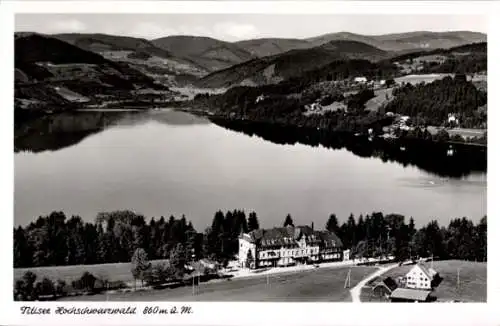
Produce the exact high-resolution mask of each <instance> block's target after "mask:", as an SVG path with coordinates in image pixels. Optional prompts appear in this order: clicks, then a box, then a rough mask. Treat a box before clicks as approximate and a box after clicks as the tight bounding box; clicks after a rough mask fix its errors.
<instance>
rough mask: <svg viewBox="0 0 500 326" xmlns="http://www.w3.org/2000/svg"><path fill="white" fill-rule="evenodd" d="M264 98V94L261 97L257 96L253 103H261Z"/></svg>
mask: <svg viewBox="0 0 500 326" xmlns="http://www.w3.org/2000/svg"><path fill="white" fill-rule="evenodd" d="M265 99H266V98H265V96H264V94H262V95H259V96H258V97H257V98H256V99H255V103H259V102H261V101H264V100H265Z"/></svg>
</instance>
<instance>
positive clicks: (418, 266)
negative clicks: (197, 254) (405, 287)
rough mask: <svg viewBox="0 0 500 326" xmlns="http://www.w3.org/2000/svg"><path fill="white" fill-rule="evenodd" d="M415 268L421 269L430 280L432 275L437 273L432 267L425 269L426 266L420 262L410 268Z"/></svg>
mask: <svg viewBox="0 0 500 326" xmlns="http://www.w3.org/2000/svg"><path fill="white" fill-rule="evenodd" d="M415 268H419V269H420V270H421V271H422V273H424V275H425V276H427V277H428V278H429V279H430V280H432V279H433V278H434V276H436V274H437V272H436V271H435V270H433V269H432V268H429V269H427V267H425V266H424V265H422V264H416V265H415V266H414V267H413V268H412V269H411V270H413V269H415ZM411 270H410V271H411ZM408 273H409V272H408Z"/></svg>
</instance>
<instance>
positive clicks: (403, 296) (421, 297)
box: [390, 288, 431, 302]
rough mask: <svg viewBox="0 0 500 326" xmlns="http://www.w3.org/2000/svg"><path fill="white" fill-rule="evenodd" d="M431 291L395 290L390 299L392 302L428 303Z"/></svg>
mask: <svg viewBox="0 0 500 326" xmlns="http://www.w3.org/2000/svg"><path fill="white" fill-rule="evenodd" d="M430 294H431V291H428V290H417V289H405V288H397V289H395V290H394V291H393V292H392V294H391V296H390V298H391V301H392V302H430V301H431V295H430Z"/></svg>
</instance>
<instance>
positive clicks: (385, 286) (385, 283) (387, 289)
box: [373, 277, 398, 297]
mask: <svg viewBox="0 0 500 326" xmlns="http://www.w3.org/2000/svg"><path fill="white" fill-rule="evenodd" d="M397 288H398V284H397V283H396V281H394V279H393V278H392V277H386V278H385V279H384V280H382V281H380V282H378V283H377V284H375V286H374V287H373V294H374V295H375V296H377V297H389V296H390V295H391V294H392V292H393V291H394V290H396V289H397Z"/></svg>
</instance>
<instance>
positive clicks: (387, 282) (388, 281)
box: [382, 276, 398, 291]
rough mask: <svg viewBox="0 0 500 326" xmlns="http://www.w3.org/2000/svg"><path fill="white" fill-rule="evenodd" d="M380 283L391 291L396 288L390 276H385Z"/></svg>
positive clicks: (396, 285)
mask: <svg viewBox="0 0 500 326" xmlns="http://www.w3.org/2000/svg"><path fill="white" fill-rule="evenodd" d="M382 283H384V284H385V285H386V286H387V287H388V288H389V289H390V290H391V291H394V290H396V289H397V288H398V284H397V283H396V281H394V279H393V278H392V277H389V276H388V277H386V278H385V279H384V280H383V281H382Z"/></svg>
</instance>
